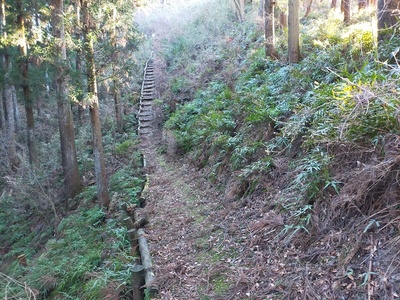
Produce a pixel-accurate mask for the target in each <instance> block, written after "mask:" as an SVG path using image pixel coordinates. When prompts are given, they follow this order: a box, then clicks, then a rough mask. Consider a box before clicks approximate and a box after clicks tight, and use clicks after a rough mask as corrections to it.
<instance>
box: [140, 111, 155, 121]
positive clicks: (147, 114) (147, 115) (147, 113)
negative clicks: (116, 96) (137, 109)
mask: <svg viewBox="0 0 400 300" xmlns="http://www.w3.org/2000/svg"><path fill="white" fill-rule="evenodd" d="M153 115H154V114H153V113H152V112H142V113H139V115H138V117H139V119H141V118H147V117H153Z"/></svg>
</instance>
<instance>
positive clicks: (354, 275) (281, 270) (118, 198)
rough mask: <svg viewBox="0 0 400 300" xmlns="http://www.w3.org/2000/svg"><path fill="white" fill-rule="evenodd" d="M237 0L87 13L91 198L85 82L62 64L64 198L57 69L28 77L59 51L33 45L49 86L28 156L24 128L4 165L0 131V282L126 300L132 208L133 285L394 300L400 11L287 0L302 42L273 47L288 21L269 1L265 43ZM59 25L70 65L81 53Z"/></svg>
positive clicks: (222, 293)
mask: <svg viewBox="0 0 400 300" xmlns="http://www.w3.org/2000/svg"><path fill="white" fill-rule="evenodd" d="M244 2H245V3H246V6H245V10H244V11H243V12H240V11H239V10H235V7H232V6H231V5H230V3H229V1H217V0H204V1H162V3H159V1H135V2H132V3H135V4H134V5H133V6H134V7H133V8H131V7H129V5H128V6H122V5H121V7H120V8H119V10H113V9H116V8H115V7H118V5H115V6H114V2H112V1H110V2H107V5H108V6H107V5H106V6H105V7H104V10H103V8H102V7H101V9H98V10H96V9H97V7H96V9H94V10H93V11H94V12H93V11H92V13H93V14H95V15H96V16H97V18H98V19H96V20H97V22H102V23H101V24H102V25H103V26H99V27H97V28H95V29H96V30H95V31H94V32H95V34H93V36H96V39H94V45H95V46H94V64H95V65H96V66H97V68H98V69H97V71H96V72H94V73H95V75H97V76H98V79H99V80H98V83H97V85H98V87H99V91H98V95H99V105H100V115H101V118H100V120H101V122H102V123H101V132H100V134H101V136H102V140H103V144H104V157H105V166H106V175H107V178H108V189H107V191H108V193H109V195H110V197H109V198H110V199H109V200H110V203H109V204H107V202H106V201H101V199H100V198H102V196H101V194H100V193H99V188H98V180H99V177H98V174H97V173H96V172H98V168H97V162H96V155H97V154H96V153H97V152H96V145H95V142H93V141H92V138H91V137H92V136H93V135H92V132H93V129H91V128H93V127H92V126H93V121H92V122H90V120H93V119H90V118H89V116H92V115H90V113H91V112H92V109H93V107H92V106H90V105H91V104H90V103H89V102H85V101H89V100H90V101H91V99H89V98H90V97H89V96H90V95H91V92H90V90H89V89H90V85H88V87H87V90H86V88H83V87H82V84H83V83H90V82H91V81H90V79H89V78H87V79H82V80H81V81H82V82H81V83H79V78H80V77H79V76H83V75H82V74H80V73H79V70H74V71H72V72H71V73H68V74H69V76H71V78H70V79H71V82H70V83H69V88H70V90H71V94H72V96H70V98H71V99H72V100H71V103H72V105H71V107H72V108H73V117H74V118H75V119H76V121H77V122H76V123H75V132H76V139H75V140H76V148H77V157H78V161H77V166H78V167H79V173H80V176H81V182H80V187H79V192H78V193H77V195H76V196H73V197H71V198H68V197H67V198H65V190H64V187H63V184H62V183H63V181H64V173H63V169H62V167H61V165H62V163H60V160H61V159H60V157H61V154H62V153H61V152H62V151H63V150H62V148H61V150H60V141H59V134H58V132H57V130H56V123H57V121H58V122H59V120H57V118H56V117H55V114H56V113H55V112H56V111H57V109H59V102H57V101H56V95H57V94H56V93H55V90H57V89H56V88H55V87H54V88H53V86H52V85H51V84H53V85H54V86H56V83H55V82H56V80H53V81H52V82H51V84H50V83H48V82H47V83H46V82H45V81H43V82H41V81H40V80H45V79H44V78H47V77H46V76H48V75H49V74H50V77H52V76H54V78H55V79H57V80H60V77H57V76H56V75H57V71H59V70H62V69H60V68H59V67H58V68H59V69H57V66H56V65H55V66H53V65H52V64H54V63H53V62H51V60H50V59H49V57H47V56H45V54H43V53H39V52H38V53H39V54H37V53H36V52H35V55H38V56H39V57H42V56H41V55H43V57H44V58H45V59H47V62H49V65H50V72H49V74H48V73H40V71H41V70H42V69H41V68H42V67H40V68H39V67H38V68H37V69H34V71H31V72H32V74H33V72H38V74H39V73H40V74H42V75H43V78H42V77H40V78H39V76H37V78H35V80H37V82H41V84H39V83H37V85H32V87H35V88H37V89H38V90H37V91H36V92H37V93H38V94H41V95H44V97H48V98H46V99H49V101H48V102H40V103H39V104H40V105H39V104H38V107H39V106H40V108H41V109H42V111H43V112H42V114H40V115H38V123H39V125H38V127H37V129H36V130H37V131H36V136H37V138H38V141H39V143H38V150H39V151H38V159H39V161H40V163H39V164H38V165H36V166H33V165H32V164H29V162H28V161H29V159H28V157H27V156H28V155H27V154H26V153H28V148H27V147H26V146H25V142H26V140H25V137H24V136H23V134H25V132H20V133H18V134H17V135H16V141H17V142H16V145H17V153H18V155H17V157H18V163H16V164H15V165H14V166H13V167H12V168H9V167H8V166H7V163H6V158H7V157H8V156H9V152H7V151H8V150H7V149H8V148H7V147H8V146H7V147H6V146H4V147H0V156H1V157H2V158H3V159H2V164H1V165H0V174H1V176H2V177H1V178H2V179H1V180H0V188H1V192H0V255H1V257H0V295H1V297H3V298H4V299H135V300H138V299H139V298H141V297H139V298H137V297H138V296H133V295H134V294H135V295H137V289H136V288H135V287H134V286H135V284H136V283H135V282H133V281H132V278H133V276H134V275H135V272H134V270H136V268H137V266H138V264H139V263H140V262H141V260H143V259H141V258H140V253H138V251H136V247H137V246H135V240H136V239H137V236H135V235H134V234H133V233H132V224H131V223H132V221H131V219H132V218H133V217H132V216H133V215H135V214H140V216H144V217H143V220H144V222H143V224H141V225H140V227H141V226H143V225H144V227H143V228H142V229H143V232H144V236H145V238H146V239H147V242H148V244H149V248H150V254H151V260H152V263H153V267H152V271H154V274H155V278H156V279H155V281H154V282H153V285H154V286H156V288H157V289H158V293H157V294H155V295H150V294H149V292H148V291H149V288H150V287H149V286H144V287H141V289H140V290H141V291H143V289H144V288H147V290H146V291H145V293H144V298H145V299H171V300H172V299H174V300H177V299H182V300H184V299H202V300H203V299H204V300H205V299H221V300H222V299H224V300H225V299H249V300H250V299H398V298H399V295H400V288H399V287H400V276H399V275H400V269H399V265H400V261H399V251H398V242H399V236H400V235H399V234H400V232H399V230H400V221H399V217H398V206H399V203H398V199H399V196H400V187H399V180H398V173H399V170H400V137H399V129H400V124H399V122H400V119H399V109H398V107H399V93H400V91H399V79H398V78H399V77H398V75H399V70H400V65H399V64H398V59H399V55H398V50H399V48H398V45H399V42H400V39H399V37H398V36H397V34H396V33H397V30H398V24H397V25H396V26H394V27H393V28H390V29H388V30H387V32H386V31H385V32H386V34H387V35H386V38H385V39H383V40H380V41H379V42H378V41H377V31H376V18H375V17H376V14H375V10H374V9H373V7H365V8H360V9H359V10H357V7H355V4H352V5H354V6H353V7H352V12H351V21H350V22H349V24H345V23H344V22H343V13H341V12H340V10H339V8H337V9H332V8H331V1H318V2H316V3H313V2H312V1H311V2H310V8H311V11H310V13H309V14H308V15H307V16H304V15H305V14H306V12H307V9H308V8H307V5H306V3H305V4H304V5H302V6H301V7H300V15H301V16H304V17H303V18H301V20H300V50H301V59H300V61H299V62H298V63H289V60H290V59H289V56H288V46H287V40H288V29H287V28H286V27H285V26H284V25H283V23H282V22H280V21H279V20H278V18H277V20H276V25H277V28H276V42H275V47H276V53H275V54H276V55H275V56H276V57H266V54H265V40H264V27H263V26H264V20H263V17H262V16H260V5H259V1H254V0H253V1H244ZM286 4H287V2H286V1H283V0H282V1H281V0H280V1H278V2H277V3H276V17H278V16H280V17H282V15H284V13H285V12H286V11H285V10H286V8H285V7H286ZM124 5H126V3H125V4H124ZM45 7H46V6H44V8H45ZM71 7H72V6H71ZM71 7H70V10H67V11H68V12H69V13H71V12H72V11H73V10H72V8H71ZM128 7H129V9H128ZM44 8H43V9H44ZM131 9H132V10H131ZM110 12H114V15H113V14H112V13H110ZM235 12H236V13H235ZM72 14H73V13H72ZM117 14H118V16H119V18H120V20H119V21H120V22H121V23H117V22H116V20H117V19H118V18H116V17H115V16H116V15H117ZM132 14H133V18H132ZM46 16H47V15H46ZM108 17H110V20H111V21H112V22H111V21H110V20H108V19H107V18H108ZM132 19H133V20H134V24H133V25H132V27H130V26H128V27H127V28H125V27H124V26H123V25H122V24H124V23H127V22H131V20H132ZM71 20H72V19H71ZM71 22H72V21H71ZM71 24H73V23H71ZM69 25H70V24H69ZM69 25H68V24H67V25H66V30H67V31H68V30H72V29H71V28H73V26H72V27H71V28H70V29H68V28H69V27H68V26H69ZM113 26H114V27H113ZM113 28H114V29H113ZM113 30H114V31H113ZM116 31H117V32H119V34H120V35H118V34H117V35H115V32H116ZM71 32H73V30H72V31H71ZM113 32H114V33H113ZM109 33H110V34H111V36H113V38H112V39H108V38H107V35H108V34H109ZM73 36H74V35H72V34H71V39H72V37H73ZM73 41H74V40H71V41H69V42H70V43H72V42H73ZM75 43H76V46H75V47H76V48H74V47H71V45H70V44H68V43H67V45H68V46H69V47H71V48H70V49H69V50H68V51H69V52H68V55H71V57H72V58H71V59H70V60H71V61H73V62H69V63H70V64H71V65H72V66H73V67H76V68H77V67H78V66H79V64H78V62H79V57H80V55H82V53H84V52H85V53H90V51H88V50H87V49H86V48H84V45H85V43H83V45H82V49H80V48H79V47H80V46H79V39H78V40H75ZM72 44H73V43H72ZM4 47H5V46H4ZM113 47H115V48H113ZM46 49H47V48H46ZM49 49H53V48H51V47H50V48H49ZM112 49H114V50H112ZM89 50H90V49H89ZM79 51H82V52H79ZM49 53H52V52H51V51H50V52H49ZM0 54H1V53H0ZM46 55H47V54H46ZM32 56H34V55H32ZM86 57H87V54H86ZM81 58H82V59H84V58H85V56H82V57H81ZM76 59H77V60H76ZM16 62H19V60H17V57H16ZM149 65H151V71H150V73H149V74H150V75H149V74H148V75H146V69H149ZM84 66H90V62H89V61H86V62H85V63H84ZM44 69H45V68H44V67H43V70H44ZM2 70H3V69H2ZM143 70H145V72H144V71H143ZM4 71H5V73H4V74H3V73H1V75H2V76H3V75H4V82H5V84H9V83H10V82H12V81H10V82H9V81H8V80H9V79H8V77H7V72H6V71H7V69H4ZM46 72H47V71H46ZM59 72H61V71H59ZM42 75H41V76H42ZM45 75H46V76H45ZM86 75H87V76H89V72H86V73H85V76H86ZM10 76H11V75H10ZM12 76H16V75H12ZM146 76H147V77H148V78H147V79H146ZM150 77H151V78H150ZM12 78H13V77H12ZM16 78H17V77H16ZM12 80H16V79H12ZM143 80H144V81H143ZM46 84H48V85H49V86H52V88H51V89H50V92H49V91H46V88H45V87H46ZM79 84H81V85H79ZM146 86H147V87H146ZM6 87H7V86H6V85H5V88H6ZM40 87H41V90H40ZM82 90H83V91H84V94H85V95H80V93H81V92H82ZM118 91H120V93H118ZM21 93H22V88H21V91H19V92H17V96H18V97H21ZM82 93H83V92H82ZM116 95H119V96H120V98H119V99H118V97H117V98H116V97H115V96H116ZM80 96H82V97H83V99H80V98H79V97H80ZM117 100H118V101H121V103H122V105H121V107H122V110H123V115H122V116H120V117H121V119H120V120H119V119H118V105H119V104H118V105H117V102H116V101H117ZM22 106H23V105H22V102H21V101H20V103H19V111H21V112H22V111H23V107H22ZM87 106H89V108H90V110H89V109H87ZM81 108H83V109H84V110H85V113H84V114H83V118H82V120H81V119H80V118H81V117H82V115H81V114H82V112H81V111H80V110H81ZM22 117H23V118H26V116H25V114H24V113H22ZM120 122H121V123H120ZM0 123H1V122H0ZM0 125H1V124H0ZM0 127H1V126H0ZM4 128H5V129H7V127H4ZM8 133H9V131H7V132H6V131H5V130H4V134H3V133H2V135H0V139H1V141H2V143H3V144H4V145H6V142H7V141H9V140H8V138H9V135H8ZM61 144H62V143H61ZM3 148H4V149H3ZM96 187H97V188H96ZM147 222H148V223H147ZM134 227H135V228H136V227H139V225H137V224H136V223H135V224H134ZM135 230H136V229H135ZM136 233H137V232H136V231H135V234H136Z"/></svg>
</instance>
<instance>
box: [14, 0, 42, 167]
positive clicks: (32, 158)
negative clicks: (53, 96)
mask: <svg viewBox="0 0 400 300" xmlns="http://www.w3.org/2000/svg"><path fill="white" fill-rule="evenodd" d="M17 11H18V16H17V25H18V35H19V38H20V43H19V52H20V55H21V58H20V62H19V67H20V72H21V86H22V94H23V98H24V102H25V113H26V128H27V139H28V151H29V162H30V164H31V165H34V164H36V163H37V150H36V141H35V117H34V113H33V107H32V106H33V105H32V97H31V90H30V87H29V60H28V45H27V41H26V32H25V16H24V13H25V11H24V7H23V2H22V1H21V0H20V1H17Z"/></svg>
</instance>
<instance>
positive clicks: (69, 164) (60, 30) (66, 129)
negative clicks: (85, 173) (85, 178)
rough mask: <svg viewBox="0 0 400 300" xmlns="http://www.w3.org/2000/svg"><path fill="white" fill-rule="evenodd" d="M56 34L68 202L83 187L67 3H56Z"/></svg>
mask: <svg viewBox="0 0 400 300" xmlns="http://www.w3.org/2000/svg"><path fill="white" fill-rule="evenodd" d="M53 4H54V8H53V18H52V23H53V24H52V25H53V26H52V27H53V28H54V32H53V35H54V37H55V38H56V40H58V41H59V42H58V43H57V45H56V50H57V51H56V55H55V57H54V62H55V63H56V69H57V75H56V94H57V106H58V127H59V130H60V143H61V158H62V167H63V173H64V188H65V197H66V199H69V198H73V197H75V196H76V195H77V194H78V193H79V190H80V188H81V180H80V176H79V169H78V160H77V157H76V146H75V130H74V121H73V117H72V111H71V105H70V103H69V101H68V91H67V78H66V76H67V75H66V73H67V72H66V69H65V68H66V67H67V47H66V44H65V32H64V21H63V17H62V15H63V12H64V1H63V0H53Z"/></svg>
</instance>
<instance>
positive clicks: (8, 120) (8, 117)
mask: <svg viewBox="0 0 400 300" xmlns="http://www.w3.org/2000/svg"><path fill="white" fill-rule="evenodd" d="M0 18H1V22H0V26H1V27H0V33H1V37H2V38H3V40H4V41H5V40H6V39H7V31H6V10H5V1H4V0H1V1H0ZM2 61H3V69H4V74H5V75H4V85H3V91H2V95H1V96H2V99H3V103H2V105H1V106H2V108H3V109H2V111H3V112H4V113H3V122H4V125H5V126H4V127H5V128H6V133H7V145H6V146H7V156H8V163H7V165H8V166H9V167H10V168H13V166H15V164H16V163H17V156H16V146H15V145H16V140H15V118H14V103H13V90H12V85H11V83H10V55H9V51H8V49H7V47H4V49H3V55H2Z"/></svg>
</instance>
